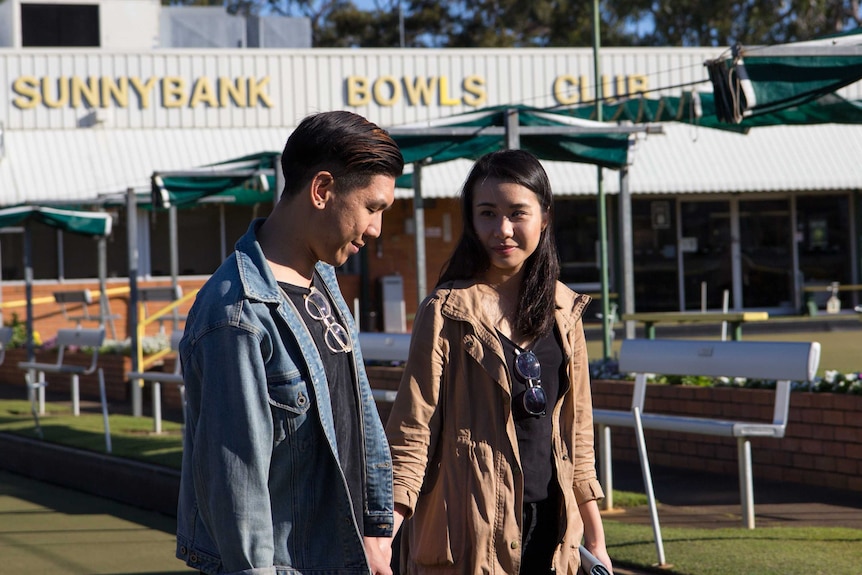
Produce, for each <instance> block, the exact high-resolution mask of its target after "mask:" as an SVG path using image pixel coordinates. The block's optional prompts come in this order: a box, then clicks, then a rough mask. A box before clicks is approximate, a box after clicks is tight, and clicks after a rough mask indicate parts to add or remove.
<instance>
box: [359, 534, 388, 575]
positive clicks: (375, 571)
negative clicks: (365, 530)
mask: <svg viewBox="0 0 862 575" xmlns="http://www.w3.org/2000/svg"><path fill="white" fill-rule="evenodd" d="M363 542H364V543H365V556H366V557H367V558H368V568H369V569H370V570H371V573H372V575H392V566H391V565H390V563H391V562H392V538H391V537H363Z"/></svg>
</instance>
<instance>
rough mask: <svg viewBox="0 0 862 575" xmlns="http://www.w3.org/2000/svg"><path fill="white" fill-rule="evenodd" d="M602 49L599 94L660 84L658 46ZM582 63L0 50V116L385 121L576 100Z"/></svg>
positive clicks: (50, 123) (584, 95)
mask: <svg viewBox="0 0 862 575" xmlns="http://www.w3.org/2000/svg"><path fill="white" fill-rule="evenodd" d="M633 52H637V54H638V58H632V57H631V56H632V53H633ZM713 52H714V50H713V49H700V48H698V49H691V48H680V49H675V50H674V54H675V55H676V58H677V64H676V66H675V69H674V70H673V71H671V72H670V73H669V75H668V76H667V78H666V85H668V86H671V85H679V84H682V83H686V82H691V81H693V80H697V79H702V78H705V77H706V76H705V74H704V73H703V69H702V68H703V66H702V62H703V60H704V59H705V58H706V57H707V56H710V55H713V54H712V53H713ZM602 54H603V56H602V69H603V70H604V74H603V76H602V82H603V88H604V93H605V94H606V95H607V96H609V97H610V98H621V97H631V96H636V95H638V94H646V93H650V91H651V90H656V88H660V87H661V86H659V85H656V84H655V80H653V79H652V76H651V74H652V72H653V71H654V70H657V69H659V68H664V67H665V66H664V58H665V57H666V55H667V49H624V50H623V49H611V48H608V49H606V50H604V51H603V52H602ZM686 64H687V65H686ZM592 70H593V61H592V50H590V49H580V48H579V49H522V50H509V49H500V50H478V49H476V50H469V49H459V50H421V49H420V50H397V49H368V50H365V49H363V50H336V49H320V50H317V49H314V50H279V51H268V50H233V49H230V50H201V51H191V50H173V51H144V52H122V53H116V52H110V51H105V50H99V49H95V48H94V49H72V50H56V49H21V50H13V51H8V52H5V53H2V54H0V82H2V90H0V117H2V118H4V123H5V124H6V127H7V128H10V129H42V128H52V129H56V128H69V129H74V128H81V127H88V126H90V125H91V124H92V122H89V123H88V121H87V120H86V118H90V117H92V116H93V115H94V113H98V114H97V115H99V117H101V118H108V119H109V120H108V122H107V124H106V125H104V127H106V128H183V129H185V128H232V127H275V126H287V127H290V126H295V125H296V124H297V123H298V121H299V120H300V119H301V118H302V117H304V116H306V115H307V114H309V113H313V112H316V111H320V110H335V109H348V110H353V111H356V112H357V113H360V114H363V115H365V116H367V117H368V118H370V119H372V120H373V121H376V122H378V123H380V124H382V125H397V124H404V123H410V122H421V121H426V120H431V119H435V118H441V117H448V116H451V115H453V114H456V113H462V112H469V111H472V110H476V109H479V108H483V107H486V106H495V105H503V104H508V103H511V104H527V105H531V106H537V107H548V106H564V105H573V104H578V103H581V102H588V101H591V100H592V98H593V94H594V89H595V88H594V81H593V78H592ZM661 81H662V82H664V81H665V79H662V80H661ZM104 112H108V113H104Z"/></svg>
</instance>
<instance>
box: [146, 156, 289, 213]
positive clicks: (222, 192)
mask: <svg viewBox="0 0 862 575" xmlns="http://www.w3.org/2000/svg"><path fill="white" fill-rule="evenodd" d="M278 154H279V152H259V153H256V154H251V155H248V156H242V157H240V158H233V159H231V160H226V161H224V162H219V163H216V164H209V165H206V166H202V167H199V168H193V169H190V170H186V171H182V172H155V173H154V174H153V177H152V201H153V202H154V204H155V207H156V208H166V207H168V206H171V205H174V206H177V207H188V206H191V205H194V204H196V203H197V202H198V200H201V199H202V198H206V197H210V198H212V200H211V201H223V202H225V203H231V204H240V205H251V204H257V203H260V202H272V201H273V193H274V192H273V190H274V189H275V175H274V170H273V162H274V161H275V158H276V157H278ZM151 205H152V204H151Z"/></svg>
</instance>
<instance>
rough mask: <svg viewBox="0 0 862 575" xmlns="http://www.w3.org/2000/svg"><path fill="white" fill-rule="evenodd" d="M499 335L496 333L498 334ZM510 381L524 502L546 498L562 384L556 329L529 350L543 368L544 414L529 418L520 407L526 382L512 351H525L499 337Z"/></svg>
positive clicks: (551, 474) (563, 373)
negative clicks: (555, 419) (553, 425)
mask: <svg viewBox="0 0 862 575" xmlns="http://www.w3.org/2000/svg"><path fill="white" fill-rule="evenodd" d="M498 333H499V332H498ZM499 336H500V342H501V343H502V344H503V352H504V355H505V357H506V363H507V365H508V367H509V373H510V374H511V381H512V417H513V418H514V419H515V433H516V435H517V437H518V449H519V451H520V452H521V469H522V471H523V473H524V503H533V502H537V501H543V500H545V499H547V498H548V493H549V490H548V486H549V484H550V483H551V482H552V481H553V475H554V462H553V455H552V452H551V449H552V445H551V442H552V435H553V428H552V424H553V413H554V406H555V405H556V403H557V401H558V400H559V398H560V388H561V386H560V382H561V381H565V378H566V375H565V365H564V363H563V347H562V342H560V341H559V336H558V335H557V330H553V331H552V332H551V333H549V334H548V335H546V336H544V337H542V338H540V339H537V340H536V341H535V342H533V345H532V347H531V348H530V349H531V350H532V351H533V353H535V354H536V357H537V358H539V363H540V364H541V366H542V375H541V382H542V387H543V388H544V389H545V396H546V397H547V401H548V405H547V409H546V411H545V415H538V416H537V415H530V414H529V413H527V412H526V410H525V409H524V405H523V403H522V402H523V399H522V396H523V395H524V392H526V390H527V381H526V380H525V379H524V378H523V377H521V375H520V374H519V373H518V370H517V369H515V355H516V354H515V350H516V349H517V350H519V351H521V352H524V351H527V350H526V349H524V348H521V347H520V346H518V345H516V344H515V343H514V342H512V340H510V339H509V338H507V337H506V336H504V335H503V334H499Z"/></svg>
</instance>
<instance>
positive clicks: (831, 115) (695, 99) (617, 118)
mask: <svg viewBox="0 0 862 575" xmlns="http://www.w3.org/2000/svg"><path fill="white" fill-rule="evenodd" d="M561 113H564V114H571V115H572V116H575V117H578V118H584V119H593V118H595V117H596V106H595V105H593V104H590V105H587V106H578V107H576V108H568V109H565V110H561ZM602 117H603V118H604V119H605V120H607V121H611V122H632V123H635V124H639V123H647V122H681V123H685V124H692V125H697V126H702V127H705V128H714V129H719V130H729V131H732V132H739V133H747V132H748V131H749V130H750V129H751V128H753V127H756V126H781V125H805V124H862V102H860V101H856V100H847V99H845V98H842V97H841V96H839V95H838V94H826V95H824V96H820V97H818V98H817V99H815V100H813V101H811V102H806V103H803V104H799V105H795V106H787V107H785V108H782V109H780V110H775V111H773V112H769V113H766V112H764V113H760V114H757V115H752V116H748V117H744V118H742V119H741V121H740V122H739V123H727V122H722V121H720V120H719V118H718V115H717V113H716V104H715V95H714V94H712V93H711V92H684V93H683V94H682V96H665V97H662V98H632V99H630V100H626V101H624V102H619V103H616V104H603V105H602Z"/></svg>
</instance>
